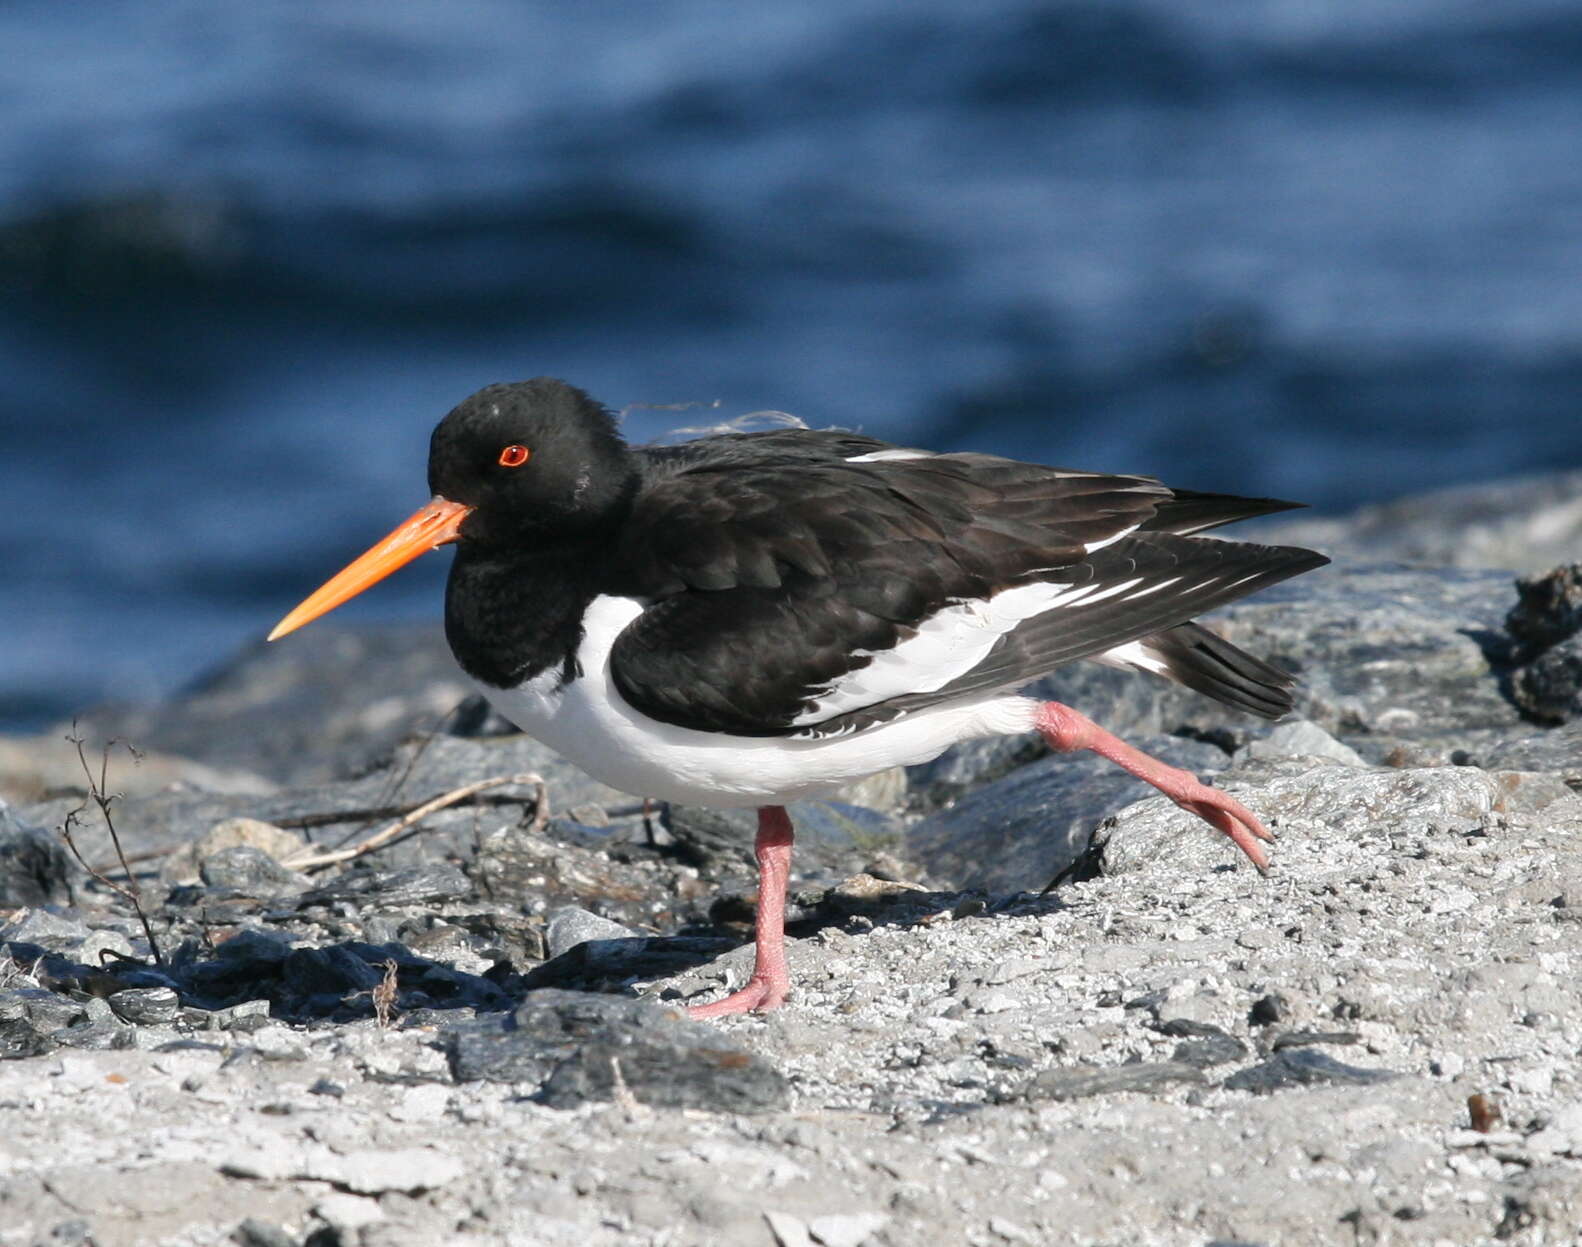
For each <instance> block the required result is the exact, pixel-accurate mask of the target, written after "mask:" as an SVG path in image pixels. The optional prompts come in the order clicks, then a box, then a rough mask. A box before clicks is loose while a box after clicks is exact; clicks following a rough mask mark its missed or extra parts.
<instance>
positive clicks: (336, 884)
mask: <svg viewBox="0 0 1582 1247" xmlns="http://www.w3.org/2000/svg"><path fill="white" fill-rule="evenodd" d="M471 894H472V883H471V881H470V880H469V879H468V878H467V876H466V875H464V874H463V873H462V872H461V871H460V870H458V869H457V868H456V867H454V866H451V865H447V864H435V865H430V866H415V867H412V868H411V869H408V870H358V869H352V870H348V871H347V872H346V873H345V874H343V875H340V876H338V877H336V878H334V879H331V880H330V881H329V882H328V883H325V884H322V885H320V886H319V887H317V888H314V889H313V890H312V891H311V892H305V893H303V895H302V898H301V900H299V901H298V902H297V903H298V904H299V905H303V906H307V905H323V904H326V903H333V902H337V901H356V902H357V903H358V904H359V905H366V906H370V907H374V908H382V909H397V908H400V907H402V906H408V905H433V904H438V903H440V902H443V901H451V900H457V899H459V898H460V897H464V896H470V895H471Z"/></svg>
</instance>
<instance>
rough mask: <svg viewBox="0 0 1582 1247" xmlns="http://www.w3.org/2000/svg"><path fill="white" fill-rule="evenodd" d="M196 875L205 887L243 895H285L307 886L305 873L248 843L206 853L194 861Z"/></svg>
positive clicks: (299, 890)
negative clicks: (207, 854) (200, 858)
mask: <svg viewBox="0 0 1582 1247" xmlns="http://www.w3.org/2000/svg"><path fill="white" fill-rule="evenodd" d="M198 875H199V877H200V878H201V879H202V880H203V883H204V885H205V886H207V887H211V888H226V889H228V890H230V891H233V892H240V893H241V894H242V895H243V896H285V895H287V894H291V893H297V892H301V891H303V890H304V889H305V888H307V887H308V880H307V877H306V876H305V875H300V874H298V873H297V872H296V871H294V870H287V869H286V868H285V867H284V866H282V865H281V864H280V863H279V862H277V861H276V860H275V859H274V858H272V857H270V856H269V854H267V853H265V852H264V851H263V850H262V849H257V848H254V847H253V846H252V845H249V844H237V845H232V846H231V847H230V848H227V849H220V850H219V851H218V852H215V853H211V854H209V856H207V857H205V858H204V859H203V860H202V861H201V862H200V863H199V864H198Z"/></svg>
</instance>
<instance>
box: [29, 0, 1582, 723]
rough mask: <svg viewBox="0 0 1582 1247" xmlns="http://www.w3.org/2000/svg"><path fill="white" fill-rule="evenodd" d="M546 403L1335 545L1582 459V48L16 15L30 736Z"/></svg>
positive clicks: (247, 625)
mask: <svg viewBox="0 0 1582 1247" xmlns="http://www.w3.org/2000/svg"><path fill="white" fill-rule="evenodd" d="M541 373H549V374H554V375H559V376H563V377H565V378H567V379H569V380H571V381H573V382H574V383H577V384H580V385H583V386H584V387H586V388H588V389H590V390H591V391H593V392H594V393H595V394H596V395H597V396H599V397H600V398H602V399H603V400H604V401H606V402H608V403H609V404H611V405H612V406H614V407H618V408H621V407H628V406H629V405H638V404H656V405H662V404H677V403H689V402H691V403H700V404H706V405H707V404H717V406H712V407H711V406H704V407H700V408H696V409H692V410H688V411H682V412H678V411H675V410H656V409H654V408H653V407H646V408H645V407H634V409H633V410H631V411H630V412H629V413H628V415H627V417H626V426H627V429H628V431H629V433H630V434H631V435H632V436H633V437H635V438H637V439H647V438H650V437H652V436H655V435H657V434H659V433H661V432H663V431H664V430H665V429H667V428H670V427H673V426H675V425H678V424H697V423H708V422H710V421H712V420H716V419H724V418H728V417H731V416H735V415H739V414H740V413H743V412H747V411H752V410H755V409H761V408H776V409H781V410H786V411H790V412H794V413H796V414H797V415H799V416H801V417H803V418H805V419H806V420H808V421H809V422H810V423H812V424H815V425H823V424H841V425H846V426H852V427H859V428H861V429H863V430H865V431H867V432H871V433H874V434H877V435H880V436H884V437H890V438H894V439H898V440H900V441H902V442H909V443H917V444H927V445H931V446H936V447H950V448H976V449H983V450H990V451H999V452H1004V453H1007V454H1013V455H1018V456H1025V457H1029V458H1036V459H1042V460H1044V461H1047V462H1054V463H1069V464H1074V465H1080V466H1083V467H1096V468H1106V469H1112V470H1121V471H1142V472H1152V473H1156V474H1160V475H1163V476H1165V477H1166V478H1167V479H1168V480H1170V481H1171V482H1173V483H1176V484H1182V485H1188V486H1192V487H1195V488H1199V489H1224V490H1229V491H1234V492H1243V493H1254V494H1259V493H1268V494H1275V495H1280V496H1286V497H1292V498H1298V499H1304V500H1307V501H1309V502H1312V503H1315V504H1316V505H1318V506H1319V507H1320V508H1323V509H1325V510H1330V511H1335V510H1341V509H1345V508H1349V507H1352V506H1355V505H1357V504H1359V503H1362V502H1365V501H1368V500H1371V499H1380V498H1387V497H1391V496H1395V495H1398V494H1403V493H1410V492H1415V491H1421V490H1424V489H1427V488H1431V487H1435V486H1440V485H1447V484H1452V483H1455V482H1460V481H1468V480H1473V479H1481V478H1487V477H1491V476H1497V475H1502V474H1511V473H1519V472H1524V471H1532V470H1541V469H1548V468H1557V467H1565V466H1576V465H1578V464H1582V420H1579V419H1578V416H1577V400H1578V393H1579V383H1582V6H1578V5H1576V4H1575V3H1574V0H1501V3H1500V4H1498V5H1491V4H1488V3H1485V2H1482V0H1391V2H1390V3H1389V4H1384V5H1380V4H1376V3H1373V2H1372V0H1328V2H1327V3H1320V2H1318V0H1216V2H1215V3H1212V4H1182V3H1180V0H1117V2H1114V3H1107V2H1102V0H1101V2H1097V3H1058V2H1049V3H1040V2H1038V0H972V2H971V3H966V2H962V0H957V2H953V3H944V2H941V0H905V2H904V3H902V2H901V0H884V2H881V0H794V2H793V3H788V4H776V5H742V4H736V3H725V2H723V0H676V2H674V3H666V4H654V3H651V2H650V0H625V2H611V3H596V4H577V5H573V4H535V3H522V2H521V0H487V2H479V0H364V2H357V0H318V2H317V3H311V4H310V3H301V2H289V3H288V2H286V0H249V2H248V3H245V4H244V3H239V2H238V3H229V4H226V3H217V2H216V0H135V2H132V3H109V2H106V3H91V4H83V5H78V4H64V3H61V2H60V0H11V2H10V3H8V4H7V5H6V6H5V7H4V8H3V9H0V491H3V496H4V498H5V502H6V506H5V520H4V523H3V524H0V556H3V567H4V589H3V592H0V638H3V640H0V727H5V728H11V729H17V728H27V727H34V726H38V725H41V724H43V723H46V722H49V721H51V720H53V719H54V718H56V717H58V716H60V715H62V714H64V713H68V712H69V711H70V710H71V709H73V708H74V707H77V706H79V705H82V704H85V703H88V702H91V701H94V700H97V699H101V698H104V697H119V698H146V697H150V696H154V695H157V694H159V693H161V692H165V691H168V690H170V689H171V688H172V687H173V686H175V685H176V684H177V683H178V682H180V681H183V680H185V679H189V678H191V677H192V676H194V675H195V674H196V673H198V672H199V671H201V670H202V669H203V668H205V667H207V666H210V665H212V664H214V663H216V662H218V661H220V660H222V659H223V658H224V657H226V656H227V655H228V654H229V653H230V652H232V651H233V650H234V648H235V647H236V646H237V645H239V644H240V643H242V642H244V641H247V640H251V639H255V638H257V637H258V636H259V635H260V634H261V633H262V632H263V631H264V630H266V629H267V628H268V627H269V625H271V624H272V623H273V622H274V621H275V619H276V618H277V617H278V616H279V615H281V614H282V613H283V612H284V611H285V610H286V609H287V608H288V607H290V606H291V605H293V604H294V603H295V602H296V601H297V600H298V599H299V598H300V597H302V596H303V595H304V593H305V592H306V591H307V590H309V589H311V588H313V587H314V586H315V585H317V584H318V583H319V581H320V580H321V579H322V578H323V577H324V576H326V575H327V574H328V573H330V572H331V571H333V570H334V569H335V568H337V567H338V566H340V565H341V564H342V563H343V562H344V561H345V560H346V559H347V557H348V556H350V555H351V554H354V553H356V552H358V551H360V550H361V549H362V548H363V547H364V545H366V544H367V543H368V542H369V541H370V540H372V539H373V538H375V537H377V536H379V535H381V534H382V533H383V532H384V531H386V530H387V529H388V528H389V527H391V526H392V525H393V524H394V523H395V522H396V521H397V520H398V519H400V518H402V517H404V516H405V515H406V514H407V513H408V512H409V511H410V510H411V509H412V508H414V507H415V506H416V505H417V504H418V503H419V502H421V501H422V499H423V497H424V496H425V492H426V491H425V489H424V479H423V465H424V456H425V453H426V444H427V437H428V432H429V429H430V427H431V426H432V424H433V423H434V422H435V420H437V419H438V417H439V416H441V415H442V414H443V413H444V412H445V411H446V410H447V409H448V408H449V407H450V406H451V405H452V404H454V403H455V402H456V401H458V400H459V399H461V398H462V397H464V396H465V395H466V394H468V393H469V392H471V391H472V390H474V389H476V388H477V387H479V386H481V385H483V384H485V383H487V382H492V381H496V380H507V379H517V378H522V377H527V376H532V375H537V374H541ZM447 561H448V560H446V559H443V558H434V559H432V560H423V561H421V562H420V563H419V564H418V565H416V566H414V567H413V568H412V569H409V571H407V572H406V573H403V574H402V575H401V576H399V577H397V578H396V579H395V580H394V581H392V582H390V583H388V584H386V585H385V586H383V587H381V588H380V589H379V590H378V591H377V592H376V593H372V594H369V595H366V596H365V597H364V598H363V599H360V600H359V601H358V602H357V603H355V604H354V605H353V606H351V607H348V608H347V611H348V613H349V614H352V615H356V616H358V617H361V618H364V619H368V618H392V619H393V618H412V619H416V618H433V619H437V618H438V613H439V593H440V583H441V581H442V578H443V574H444V570H445V563H446V562H447ZM425 564H429V565H427V566H425Z"/></svg>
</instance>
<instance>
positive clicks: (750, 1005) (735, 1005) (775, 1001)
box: [687, 974, 791, 1018]
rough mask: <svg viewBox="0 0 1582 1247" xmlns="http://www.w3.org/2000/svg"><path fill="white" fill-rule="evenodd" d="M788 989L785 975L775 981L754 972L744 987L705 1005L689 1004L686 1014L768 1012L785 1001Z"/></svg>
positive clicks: (701, 1016)
mask: <svg viewBox="0 0 1582 1247" xmlns="http://www.w3.org/2000/svg"><path fill="white" fill-rule="evenodd" d="M790 990H791V982H790V979H789V977H787V976H782V977H781V978H780V980H779V981H778V982H776V981H775V979H774V978H773V977H771V976H770V975H767V974H764V975H759V974H754V975H753V976H752V978H750V979H749V980H748V981H747V986H746V987H744V988H742V989H741V990H740V991H735V992H732V993H731V994H730V995H729V996H726V997H725V998H724V999H723V1000H716V1001H714V1003H712V1004H706V1005H689V1006H688V1007H687V1016H688V1017H693V1018H723V1017H731V1016H733V1015H734V1014H737V1013H768V1012H769V1010H771V1009H778V1008H779V1007H780V1006H781V1005H783V1004H784V1003H785V998H786V993H787V992H789V991H790Z"/></svg>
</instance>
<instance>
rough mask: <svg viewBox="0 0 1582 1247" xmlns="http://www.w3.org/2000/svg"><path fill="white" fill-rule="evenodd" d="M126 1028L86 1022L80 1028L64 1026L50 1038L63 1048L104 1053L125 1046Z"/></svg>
mask: <svg viewBox="0 0 1582 1247" xmlns="http://www.w3.org/2000/svg"><path fill="white" fill-rule="evenodd" d="M123 1029H124V1028H122V1027H119V1026H116V1025H114V1024H106V1023H103V1022H84V1023H82V1024H81V1025H79V1026H62V1027H61V1028H60V1029H59V1030H57V1031H55V1032H53V1033H52V1034H51V1035H50V1038H51V1039H53V1040H54V1041H55V1042H56V1043H58V1044H60V1045H61V1046H62V1047H63V1048H81V1049H83V1050H84V1051H91V1052H103V1051H108V1050H109V1049H111V1048H118V1047H121V1046H123V1045H122V1042H121V1032H122V1030H123Z"/></svg>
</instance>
